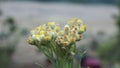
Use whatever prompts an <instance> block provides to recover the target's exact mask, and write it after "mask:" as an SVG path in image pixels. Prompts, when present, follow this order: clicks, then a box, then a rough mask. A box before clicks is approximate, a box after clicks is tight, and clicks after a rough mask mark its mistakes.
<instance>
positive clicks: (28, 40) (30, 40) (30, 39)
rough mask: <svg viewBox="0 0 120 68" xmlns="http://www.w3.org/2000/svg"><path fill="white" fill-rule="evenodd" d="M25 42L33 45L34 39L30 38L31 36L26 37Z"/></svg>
mask: <svg viewBox="0 0 120 68" xmlns="http://www.w3.org/2000/svg"><path fill="white" fill-rule="evenodd" d="M27 42H28V43H29V44H31V45H34V40H33V39H32V38H31V36H29V37H28V39H27Z"/></svg>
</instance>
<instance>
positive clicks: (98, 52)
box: [0, 0, 120, 68]
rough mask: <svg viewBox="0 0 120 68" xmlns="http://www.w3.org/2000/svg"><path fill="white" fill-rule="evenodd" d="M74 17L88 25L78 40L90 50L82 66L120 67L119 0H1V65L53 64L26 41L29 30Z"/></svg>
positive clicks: (81, 48) (30, 67) (3, 67)
mask: <svg viewBox="0 0 120 68" xmlns="http://www.w3.org/2000/svg"><path fill="white" fill-rule="evenodd" d="M75 17H77V18H80V19H82V20H83V21H84V23H85V24H87V26H88V27H87V31H86V32H85V33H84V38H83V40H81V41H80V42H79V43H77V47H78V50H79V51H80V52H83V51H85V50H86V51H87V53H86V55H85V56H84V57H83V59H82V62H81V65H82V67H83V68H86V66H89V67H90V68H120V2H119V0H118V1H117V0H0V68H40V67H39V65H40V64H43V65H44V66H45V67H46V68H53V67H52V65H51V63H50V61H49V60H48V59H47V58H46V57H45V56H44V55H43V54H42V53H41V51H40V50H38V49H37V48H36V47H35V46H31V45H29V44H27V42H26V39H27V37H28V35H29V31H30V30H31V29H34V28H35V27H36V26H39V25H40V24H43V23H47V22H48V21H56V22H58V23H59V24H60V26H61V27H63V26H64V25H65V24H66V23H67V20H69V19H71V18H75ZM77 59H79V55H76V59H75V61H77Z"/></svg>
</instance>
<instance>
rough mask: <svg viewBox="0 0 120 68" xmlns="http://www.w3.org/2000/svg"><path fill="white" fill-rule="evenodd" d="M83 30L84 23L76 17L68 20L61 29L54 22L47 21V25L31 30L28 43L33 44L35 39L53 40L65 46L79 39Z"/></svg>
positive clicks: (43, 41) (41, 40) (84, 27)
mask: <svg viewBox="0 0 120 68" xmlns="http://www.w3.org/2000/svg"><path fill="white" fill-rule="evenodd" d="M85 31H86V25H83V21H82V20H80V19H77V18H73V19H71V20H69V21H68V23H67V24H66V25H65V26H64V29H63V30H61V28H60V26H59V25H58V24H57V23H56V22H48V24H47V25H45V24H43V25H40V26H38V27H36V28H35V29H34V30H32V31H31V35H30V36H29V38H28V43H29V44H33V45H35V41H38V42H40V43H46V42H50V41H52V40H53V41H54V42H56V43H57V44H58V45H64V46H67V45H69V44H71V43H75V42H76V41H79V40H81V39H82V33H83V32H85Z"/></svg>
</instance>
